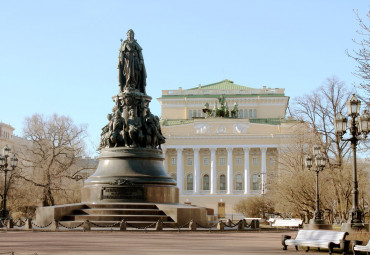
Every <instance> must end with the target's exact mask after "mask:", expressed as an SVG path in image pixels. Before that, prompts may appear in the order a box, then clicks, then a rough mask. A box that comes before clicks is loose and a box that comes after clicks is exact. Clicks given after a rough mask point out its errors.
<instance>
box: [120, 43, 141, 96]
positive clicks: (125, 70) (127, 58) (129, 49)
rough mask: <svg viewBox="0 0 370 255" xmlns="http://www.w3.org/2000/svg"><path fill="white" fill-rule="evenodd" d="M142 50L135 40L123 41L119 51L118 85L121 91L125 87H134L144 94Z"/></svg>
mask: <svg viewBox="0 0 370 255" xmlns="http://www.w3.org/2000/svg"><path fill="white" fill-rule="evenodd" d="M141 51H142V48H141V47H140V45H139V44H138V43H137V42H136V40H132V41H129V40H125V41H124V42H123V44H122V45H121V48H120V50H119V63H118V67H119V83H120V88H121V90H122V91H123V90H124V89H125V88H126V86H134V88H136V89H138V90H139V91H140V92H142V93H145V86H146V70H145V65H144V59H143V55H142V53H141Z"/></svg>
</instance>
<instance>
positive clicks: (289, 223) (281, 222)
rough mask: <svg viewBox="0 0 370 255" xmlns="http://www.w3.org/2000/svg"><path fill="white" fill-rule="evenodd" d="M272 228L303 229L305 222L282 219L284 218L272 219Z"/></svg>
mask: <svg viewBox="0 0 370 255" xmlns="http://www.w3.org/2000/svg"><path fill="white" fill-rule="evenodd" d="M269 222H270V224H271V227H293V228H300V227H302V224H303V220H301V219H282V218H271V219H269Z"/></svg>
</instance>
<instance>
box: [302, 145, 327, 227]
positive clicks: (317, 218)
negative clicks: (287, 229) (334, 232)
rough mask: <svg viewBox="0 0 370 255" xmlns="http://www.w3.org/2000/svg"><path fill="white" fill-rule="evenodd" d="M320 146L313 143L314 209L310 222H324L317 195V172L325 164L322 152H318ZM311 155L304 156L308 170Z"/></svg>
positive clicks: (310, 165) (322, 168)
mask: <svg viewBox="0 0 370 255" xmlns="http://www.w3.org/2000/svg"><path fill="white" fill-rule="evenodd" d="M320 150H321V148H320V146H318V145H315V146H314V147H313V154H314V157H315V166H316V167H315V168H314V169H313V171H315V172H316V210H315V213H314V216H313V219H312V220H310V224H324V220H323V219H322V217H321V211H320V197H319V172H321V171H323V170H324V167H325V164H326V158H325V155H324V154H323V153H321V152H320ZM312 161H313V160H312V158H311V156H306V160H305V163H306V167H307V168H308V170H311V167H312V165H313V162H312Z"/></svg>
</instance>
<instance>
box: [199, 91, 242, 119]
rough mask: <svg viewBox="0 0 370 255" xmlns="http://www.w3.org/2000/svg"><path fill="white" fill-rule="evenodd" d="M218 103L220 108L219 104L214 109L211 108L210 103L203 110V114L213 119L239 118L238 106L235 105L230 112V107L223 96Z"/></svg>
mask: <svg viewBox="0 0 370 255" xmlns="http://www.w3.org/2000/svg"><path fill="white" fill-rule="evenodd" d="M218 102H219V103H220V106H218V105H217V102H216V104H215V106H214V107H213V109H210V108H209V103H206V104H205V105H204V108H203V112H204V113H206V115H207V118H211V117H223V118H237V117H238V112H239V110H238V104H237V103H234V107H233V109H232V110H229V106H228V105H227V102H226V100H225V96H224V95H221V96H219V97H218Z"/></svg>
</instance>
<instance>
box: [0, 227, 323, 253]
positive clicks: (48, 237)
mask: <svg viewBox="0 0 370 255" xmlns="http://www.w3.org/2000/svg"><path fill="white" fill-rule="evenodd" d="M282 234H290V235H293V236H295V235H296V232H284V233H282V232H234V231H229V232H216V231H215V232H208V231H195V232H190V231H188V232H185V231H184V232H169V231H161V232H134V231H127V232H120V231H113V232H109V231H91V232H77V231H71V232H32V231H8V232H5V231H4V232H0V254H4V253H6V252H11V251H13V252H14V255H28V254H38V255H42V254H72V255H74V254H78V255H83V254H91V255H95V254H96V255H102V254H143V255H144V254H160V255H166V254H192V255H195V254H201V255H206V254H212V255H217V254H223V255H224V254H261V255H264V254H286V255H290V254H291V255H293V254H294V255H298V254H306V255H307V253H306V252H305V251H303V250H300V251H299V252H297V251H295V249H294V247H288V250H287V251H283V246H282V245H281V235H282ZM308 254H328V253H327V251H322V252H317V251H312V250H310V252H309V253H308Z"/></svg>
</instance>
